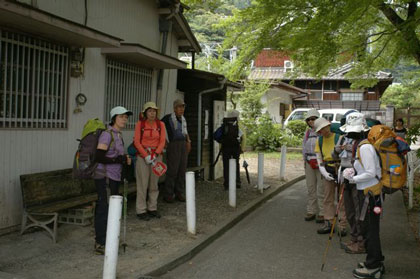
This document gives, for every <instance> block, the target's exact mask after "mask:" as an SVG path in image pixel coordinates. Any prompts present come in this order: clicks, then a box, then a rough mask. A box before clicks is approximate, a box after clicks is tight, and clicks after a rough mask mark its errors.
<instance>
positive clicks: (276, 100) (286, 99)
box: [261, 88, 292, 123]
mask: <svg viewBox="0 0 420 279" xmlns="http://www.w3.org/2000/svg"><path fill="white" fill-rule="evenodd" d="M261 102H262V103H263V104H265V105H266V109H265V110H266V111H268V113H269V114H270V116H271V118H272V119H273V120H274V121H275V122H276V123H281V122H282V121H283V120H284V119H281V116H280V104H286V105H291V104H292V98H291V96H290V93H289V92H287V91H285V90H283V89H279V88H270V89H269V90H268V91H267V93H265V94H264V96H263V97H262V98H261Z"/></svg>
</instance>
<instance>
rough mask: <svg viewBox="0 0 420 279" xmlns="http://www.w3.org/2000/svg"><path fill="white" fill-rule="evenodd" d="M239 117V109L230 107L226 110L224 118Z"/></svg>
mask: <svg viewBox="0 0 420 279" xmlns="http://www.w3.org/2000/svg"><path fill="white" fill-rule="evenodd" d="M234 117H236V118H239V111H237V110H236V109H230V110H228V111H227V112H226V118H234Z"/></svg>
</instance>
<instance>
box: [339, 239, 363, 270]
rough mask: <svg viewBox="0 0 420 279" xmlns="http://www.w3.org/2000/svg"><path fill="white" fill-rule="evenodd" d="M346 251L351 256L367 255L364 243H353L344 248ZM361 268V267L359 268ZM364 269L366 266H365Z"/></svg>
mask: <svg viewBox="0 0 420 279" xmlns="http://www.w3.org/2000/svg"><path fill="white" fill-rule="evenodd" d="M344 251H345V252H346V253H349V254H364V253H366V249H365V245H364V244H363V242H357V241H356V242H351V243H349V244H348V245H346V247H345V248H344ZM358 267H360V266H358ZM363 267H364V266H363Z"/></svg>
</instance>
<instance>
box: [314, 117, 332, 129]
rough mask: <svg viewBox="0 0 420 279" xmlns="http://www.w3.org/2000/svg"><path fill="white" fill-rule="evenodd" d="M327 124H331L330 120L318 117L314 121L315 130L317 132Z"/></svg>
mask: <svg viewBox="0 0 420 279" xmlns="http://www.w3.org/2000/svg"><path fill="white" fill-rule="evenodd" d="M328 125H331V123H330V121H328V120H327V119H325V118H322V117H321V118H318V119H317V120H315V123H314V128H315V132H317V133H318V132H319V131H321V129H322V128H324V127H327V126H328Z"/></svg>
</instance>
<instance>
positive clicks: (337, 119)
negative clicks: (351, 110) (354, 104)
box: [335, 113, 344, 122]
mask: <svg viewBox="0 0 420 279" xmlns="http://www.w3.org/2000/svg"><path fill="white" fill-rule="evenodd" d="M343 116H344V115H343V114H341V113H337V115H336V116H335V121H337V122H340V120H341V118H343Z"/></svg>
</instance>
